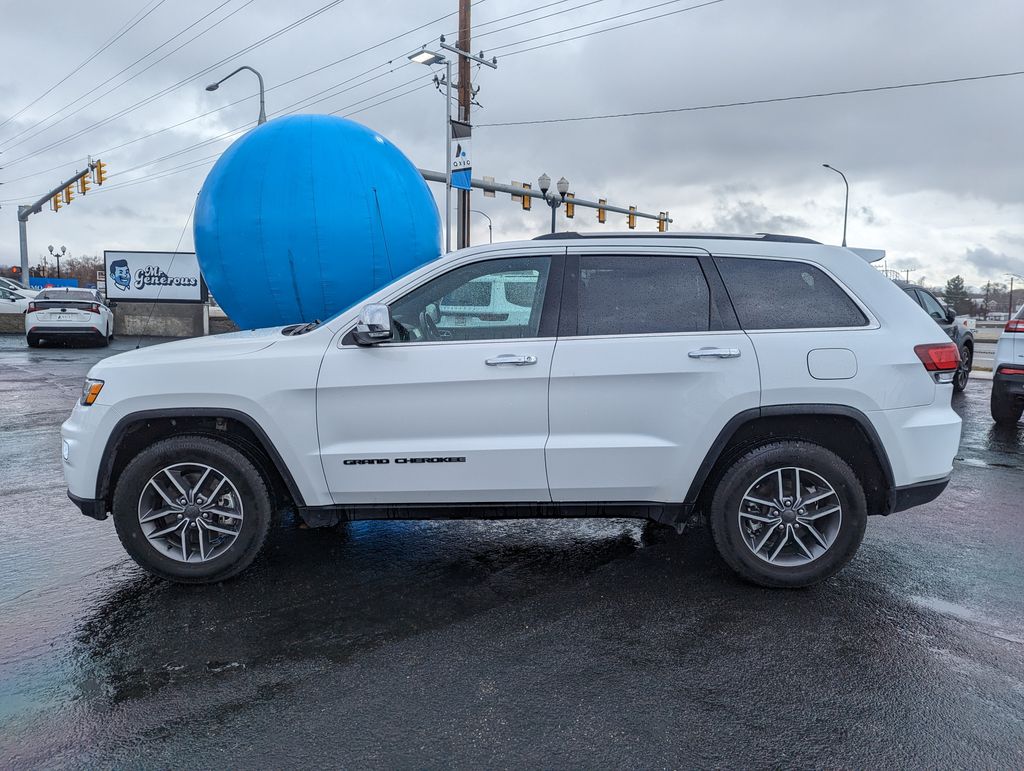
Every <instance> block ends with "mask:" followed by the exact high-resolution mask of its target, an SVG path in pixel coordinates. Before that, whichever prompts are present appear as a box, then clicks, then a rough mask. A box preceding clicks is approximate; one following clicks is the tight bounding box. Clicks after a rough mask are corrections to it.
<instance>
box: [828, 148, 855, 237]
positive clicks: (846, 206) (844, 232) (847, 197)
mask: <svg viewBox="0 0 1024 771" xmlns="http://www.w3.org/2000/svg"><path fill="white" fill-rule="evenodd" d="M821 165H822V166H824V167H825V168H826V169H831V170H832V171H834V172H835V173H836V174H838V175H839V176H840V177H842V178H843V182H844V183H845V184H846V204H845V205H844V206H843V246H846V217H847V215H848V214H849V212H850V183H849V182H847V181H846V175H845V174H843V172H841V171H840V170H839V169H837V168H836V167H835V166H829V165H828V164H827V163H823V164H821Z"/></svg>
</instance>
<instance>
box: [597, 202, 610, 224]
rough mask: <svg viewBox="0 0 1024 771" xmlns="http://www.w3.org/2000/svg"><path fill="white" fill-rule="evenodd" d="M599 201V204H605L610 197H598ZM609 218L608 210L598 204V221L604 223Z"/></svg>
mask: <svg viewBox="0 0 1024 771" xmlns="http://www.w3.org/2000/svg"><path fill="white" fill-rule="evenodd" d="M597 202H598V203H599V204H602V205H603V204H606V203H608V199H607V198H598V199H597ZM607 218H608V212H607V211H606V210H605V209H602V208H601V206H598V207H597V221H598V222H600V223H601V224H602V225H603V224H604V221H605V220H606V219H607Z"/></svg>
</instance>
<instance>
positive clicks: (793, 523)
mask: <svg viewBox="0 0 1024 771" xmlns="http://www.w3.org/2000/svg"><path fill="white" fill-rule="evenodd" d="M710 513H711V529H712V533H713V534H714V538H715V545H716V546H717V547H718V551H719V553H720V554H721V555H722V558H723V559H724V560H725V561H726V563H728V565H729V566H730V567H731V568H732V569H733V570H735V571H736V572H737V573H739V574H740V575H741V576H742V577H744V578H746V579H747V580H748V581H752V582H754V583H756V584H760V585H761V586H768V587H775V588H797V587H803V586H810V585H812V584H815V583H818V582H819V581H823V580H824V579H826V578H829V577H830V576H832V575H834V574H835V573H837V572H838V571H839V570H840V569H841V568H842V567H843V566H844V565H846V563H847V562H849V561H850V559H851V558H852V557H853V555H854V553H855V552H856V551H857V548H858V547H859V546H860V542H861V539H862V538H863V537H864V529H865V526H866V524H867V504H866V501H865V498H864V490H863V487H862V486H861V483H860V480H859V479H858V478H857V475H856V474H855V473H854V472H853V470H852V469H851V468H850V466H849V465H848V464H847V463H846V462H845V461H844V460H842V459H841V458H840V457H839V456H837V455H836V454H835V453H833V452H831V451H829V450H826V449H825V448H824V447H821V446H819V445H815V444H811V443H809V442H800V441H781V442H773V443H771V444H765V445H762V446H760V447H756V448H754V449H752V450H750V451H748V452H747V453H746V454H744V455H742V456H741V457H740V458H739V459H737V460H736V462H735V463H734V464H733V465H732V466H731V467H730V468H729V469H728V470H727V471H726V472H725V474H724V475H723V476H722V478H721V480H720V481H719V483H718V485H717V487H716V489H715V492H714V496H713V498H712V502H711V512H710Z"/></svg>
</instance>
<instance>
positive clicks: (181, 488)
mask: <svg viewBox="0 0 1024 771" xmlns="http://www.w3.org/2000/svg"><path fill="white" fill-rule="evenodd" d="M242 521H243V511H242V499H241V496H239V494H238V488H236V487H235V485H234V483H233V482H232V481H231V480H230V479H229V478H228V476H227V474H225V473H224V472H222V471H219V470H218V469H215V468H213V467H212V466H207V465H205V464H202V463H176V464H174V465H171V466H166V467H164V468H162V469H160V470H159V471H158V472H156V473H155V474H154V475H153V476H152V477H150V480H149V481H148V482H147V483H146V485H145V486H144V487H143V488H142V494H141V495H140V496H139V525H140V526H141V527H142V532H143V534H144V535H145V536H146V539H147V540H148V541H149V543H150V545H152V546H153V548H154V549H156V550H157V551H158V552H159V553H160V554H162V555H164V556H165V557H170V558H171V559H173V560H176V561H178V562H208V561H210V560H212V559H216V558H217V557H219V556H221V555H222V554H224V553H225V552H226V551H227V550H228V549H230V548H231V545H232V544H233V543H234V542H235V540H236V539H237V538H238V534H239V533H240V532H241V529H242Z"/></svg>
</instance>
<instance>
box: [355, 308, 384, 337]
mask: <svg viewBox="0 0 1024 771" xmlns="http://www.w3.org/2000/svg"><path fill="white" fill-rule="evenodd" d="M352 336H353V337H354V338H355V341H356V345H376V344H377V343H383V342H385V341H387V340H390V339H391V309H390V308H388V306H386V305H383V304H381V303H369V304H367V305H364V306H363V310H362V311H361V312H360V313H359V323H358V324H356V328H355V329H354V330H353V331H352Z"/></svg>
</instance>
